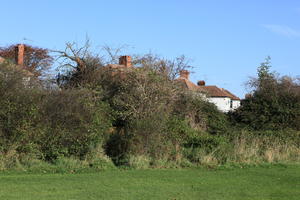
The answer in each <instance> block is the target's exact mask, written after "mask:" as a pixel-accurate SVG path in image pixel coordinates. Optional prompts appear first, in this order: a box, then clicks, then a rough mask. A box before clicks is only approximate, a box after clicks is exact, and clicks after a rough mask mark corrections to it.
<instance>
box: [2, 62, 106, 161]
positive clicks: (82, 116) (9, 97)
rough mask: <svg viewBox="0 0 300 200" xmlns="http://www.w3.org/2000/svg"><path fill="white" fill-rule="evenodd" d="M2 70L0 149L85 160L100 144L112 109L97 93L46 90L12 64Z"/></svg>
mask: <svg viewBox="0 0 300 200" xmlns="http://www.w3.org/2000/svg"><path fill="white" fill-rule="evenodd" d="M0 69H1V71H0V90H1V91H0V105H1V106H0V122H1V124H0V143H1V145H0V146H1V149H0V152H2V153H3V154H5V153H7V152H9V151H12V150H15V151H16V152H17V153H20V154H22V153H23V154H33V155H35V156H37V157H38V158H40V159H44V160H53V159H56V158H57V157H59V156H75V157H77V158H83V157H84V156H85V155H86V154H88V153H89V152H90V151H91V150H92V149H93V148H94V147H95V146H97V145H98V144H102V143H104V140H105V137H106V136H105V135H106V134H108V129H109V128H110V127H111V120H110V114H109V113H110V110H109V106H108V105H107V104H106V103H104V102H102V101H101V99H100V95H99V94H98V93H97V92H96V93H95V92H93V91H90V90H87V89H77V90H63V91H48V90H44V89H42V88H41V87H40V85H38V84H37V83H36V82H35V83H31V82H34V81H33V80H29V78H28V77H26V76H25V75H24V74H23V73H22V71H19V70H18V68H16V67H15V66H14V65H11V64H2V66H1V68H0ZM31 78H32V77H31Z"/></svg>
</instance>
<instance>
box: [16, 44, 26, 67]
mask: <svg viewBox="0 0 300 200" xmlns="http://www.w3.org/2000/svg"><path fill="white" fill-rule="evenodd" d="M24 52H25V46H24V44H18V45H17V46H16V63H17V65H21V66H23V65H24Z"/></svg>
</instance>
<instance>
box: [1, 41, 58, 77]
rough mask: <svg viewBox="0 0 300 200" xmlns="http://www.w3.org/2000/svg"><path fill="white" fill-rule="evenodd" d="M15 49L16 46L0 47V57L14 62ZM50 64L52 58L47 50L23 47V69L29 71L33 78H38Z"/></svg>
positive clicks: (28, 46)
mask: <svg viewBox="0 0 300 200" xmlns="http://www.w3.org/2000/svg"><path fill="white" fill-rule="evenodd" d="M16 47H17V44H15V45H10V46H8V47H1V48H0V56H1V57H3V58H5V59H8V60H10V61H12V62H15V58H16V50H15V49H16ZM52 63H53V58H52V57H51V56H50V55H49V50H48V49H44V48H40V47H33V46H31V45H25V50H24V68H25V69H26V70H28V71H30V72H31V73H33V74H34V75H35V76H40V75H41V73H42V72H43V71H45V70H47V69H48V68H49V67H50V66H51V65H52Z"/></svg>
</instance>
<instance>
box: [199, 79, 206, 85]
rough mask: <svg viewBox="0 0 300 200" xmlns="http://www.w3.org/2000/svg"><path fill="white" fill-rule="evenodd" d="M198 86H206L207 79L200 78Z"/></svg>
mask: <svg viewBox="0 0 300 200" xmlns="http://www.w3.org/2000/svg"><path fill="white" fill-rule="evenodd" d="M197 84H198V86H205V81H203V80H200V81H198V82H197Z"/></svg>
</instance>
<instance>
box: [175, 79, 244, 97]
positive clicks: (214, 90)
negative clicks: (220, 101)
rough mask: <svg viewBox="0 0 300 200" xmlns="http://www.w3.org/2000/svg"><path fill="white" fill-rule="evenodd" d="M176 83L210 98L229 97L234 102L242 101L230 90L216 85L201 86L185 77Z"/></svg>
mask: <svg viewBox="0 0 300 200" xmlns="http://www.w3.org/2000/svg"><path fill="white" fill-rule="evenodd" d="M176 81H179V82H181V83H182V84H184V87H186V88H187V89H189V90H191V91H199V92H203V93H206V94H207V95H208V96H210V97H229V98H230V99H232V100H240V98H238V97H237V96H235V95H234V94H232V93H231V92H229V91H228V90H226V89H223V88H218V87H217V86H215V85H208V86H205V85H203V86H199V85H196V84H194V83H193V82H192V81H190V80H189V79H187V78H184V77H179V78H178V79H176Z"/></svg>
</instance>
